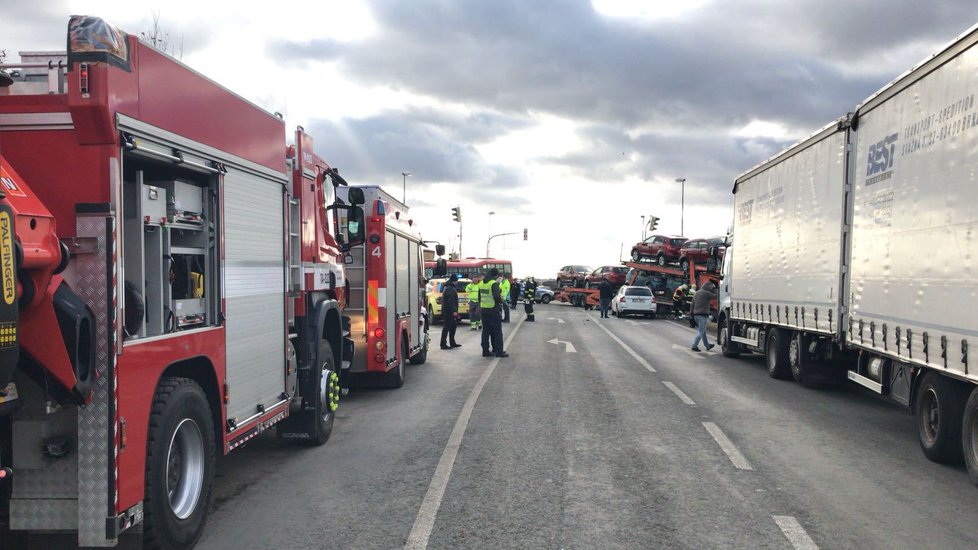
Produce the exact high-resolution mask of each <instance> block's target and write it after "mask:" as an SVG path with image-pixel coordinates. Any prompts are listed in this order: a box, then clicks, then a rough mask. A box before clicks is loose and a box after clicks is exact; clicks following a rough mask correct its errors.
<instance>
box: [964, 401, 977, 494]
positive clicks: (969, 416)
mask: <svg viewBox="0 0 978 550" xmlns="http://www.w3.org/2000/svg"><path fill="white" fill-rule="evenodd" d="M961 450H962V451H963V454H964V463H965V465H966V466H967V467H968V477H969V478H971V483H973V484H975V485H978V388H975V389H974V390H972V392H971V396H970V397H968V401H967V403H966V404H965V406H964V421H963V422H962V426H961Z"/></svg>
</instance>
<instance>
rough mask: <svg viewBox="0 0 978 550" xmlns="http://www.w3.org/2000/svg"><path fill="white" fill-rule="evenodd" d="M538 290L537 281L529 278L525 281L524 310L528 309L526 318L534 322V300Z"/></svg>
mask: <svg viewBox="0 0 978 550" xmlns="http://www.w3.org/2000/svg"><path fill="white" fill-rule="evenodd" d="M536 292H537V282H536V281H535V280H534V279H533V278H529V279H527V280H525V281H524V282H523V310H524V311H526V320H527V321H530V322H533V321H536V319H534V318H533V300H534V298H535V296H534V295H535V294H536Z"/></svg>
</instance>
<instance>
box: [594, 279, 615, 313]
mask: <svg viewBox="0 0 978 550" xmlns="http://www.w3.org/2000/svg"><path fill="white" fill-rule="evenodd" d="M598 297H599V298H600V299H601V318H602V319H607V318H608V306H609V305H610V304H611V299H612V298H614V293H613V291H612V290H611V283H609V282H608V279H601V282H600V283H598Z"/></svg>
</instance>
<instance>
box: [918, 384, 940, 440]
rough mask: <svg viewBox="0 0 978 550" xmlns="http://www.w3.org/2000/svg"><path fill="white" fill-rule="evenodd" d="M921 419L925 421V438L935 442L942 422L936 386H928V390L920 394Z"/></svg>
mask: <svg viewBox="0 0 978 550" xmlns="http://www.w3.org/2000/svg"><path fill="white" fill-rule="evenodd" d="M920 399H921V400H922V402H921V405H922V406H921V413H922V414H921V420H922V421H923V428H924V438H926V439H927V442H928V443H933V442H934V441H935V440H936V439H937V430H938V428H939V427H940V424H941V413H940V401H939V400H938V399H937V392H936V391H934V388H927V391H925V392H924V394H923V395H922V396H920Z"/></svg>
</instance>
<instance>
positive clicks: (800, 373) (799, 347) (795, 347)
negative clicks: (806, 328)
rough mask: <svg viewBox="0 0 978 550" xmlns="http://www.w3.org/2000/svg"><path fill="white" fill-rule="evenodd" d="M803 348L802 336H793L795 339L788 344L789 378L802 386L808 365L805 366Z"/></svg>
mask: <svg viewBox="0 0 978 550" xmlns="http://www.w3.org/2000/svg"><path fill="white" fill-rule="evenodd" d="M804 353H805V350H804V347H803V342H802V335H801V334H795V337H794V338H792V339H791V341H790V342H789V343H788V364H789V365H790V366H791V377H792V378H794V379H795V382H798V383H800V384H803V383H804V382H805V378H806V375H807V374H808V373H807V372H806V371H807V370H808V365H806V364H805V358H804Z"/></svg>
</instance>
